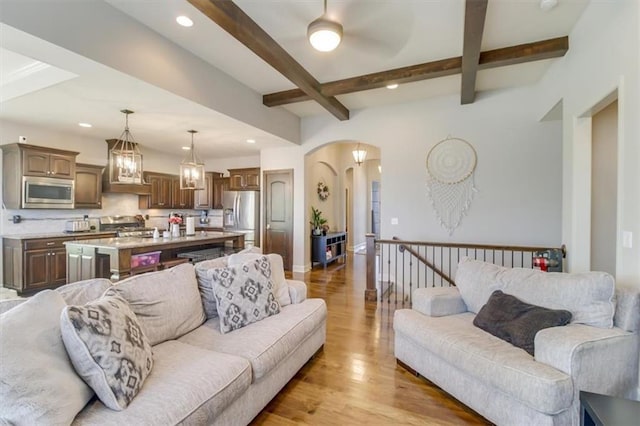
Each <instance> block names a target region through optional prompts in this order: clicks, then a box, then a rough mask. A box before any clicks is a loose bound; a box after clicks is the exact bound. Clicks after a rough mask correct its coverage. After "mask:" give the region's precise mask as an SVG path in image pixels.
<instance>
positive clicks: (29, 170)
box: [22, 147, 77, 179]
mask: <svg viewBox="0 0 640 426" xmlns="http://www.w3.org/2000/svg"><path fill="white" fill-rule="evenodd" d="M76 155H77V154H63V153H56V152H51V150H48V149H47V148H44V147H43V148H39V147H38V148H35V149H32V148H27V149H23V150H22V174H23V175H25V176H46V177H57V178H63V179H73V178H74V175H75V167H76Z"/></svg>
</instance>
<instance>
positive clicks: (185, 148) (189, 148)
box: [182, 146, 191, 151]
mask: <svg viewBox="0 0 640 426" xmlns="http://www.w3.org/2000/svg"><path fill="white" fill-rule="evenodd" d="M182 149H184V150H185V151H189V150H191V147H190V146H183V147H182Z"/></svg>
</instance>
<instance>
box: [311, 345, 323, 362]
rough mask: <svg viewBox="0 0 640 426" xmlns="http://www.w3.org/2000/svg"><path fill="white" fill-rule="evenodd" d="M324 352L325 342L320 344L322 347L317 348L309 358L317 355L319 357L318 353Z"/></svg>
mask: <svg viewBox="0 0 640 426" xmlns="http://www.w3.org/2000/svg"><path fill="white" fill-rule="evenodd" d="M322 352H324V344H323V345H322V346H320V347H319V348H318V350H317V351H316V352H315V353H314V354H313V355H311V358H309V360H312V359H314V358H315V357H317V356H318V355H320V354H321V353H322Z"/></svg>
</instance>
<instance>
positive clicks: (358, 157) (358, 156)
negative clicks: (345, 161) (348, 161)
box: [352, 143, 367, 166]
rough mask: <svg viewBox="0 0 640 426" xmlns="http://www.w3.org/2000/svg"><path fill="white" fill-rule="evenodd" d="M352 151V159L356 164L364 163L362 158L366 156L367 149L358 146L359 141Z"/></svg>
mask: <svg viewBox="0 0 640 426" xmlns="http://www.w3.org/2000/svg"><path fill="white" fill-rule="evenodd" d="M352 153H353V159H354V161H355V162H356V164H357V165H358V166H359V165H361V164H362V163H364V160H365V159H366V158H367V150H366V149H362V148H360V144H359V143H358V146H357V147H356V149H354V150H353V152H352Z"/></svg>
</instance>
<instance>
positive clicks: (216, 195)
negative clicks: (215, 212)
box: [211, 177, 230, 209]
mask: <svg viewBox="0 0 640 426" xmlns="http://www.w3.org/2000/svg"><path fill="white" fill-rule="evenodd" d="M229 190H230V189H229V178H228V177H217V178H216V177H214V178H213V205H212V207H211V208H213V209H222V208H223V205H222V200H223V197H224V191H229Z"/></svg>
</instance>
